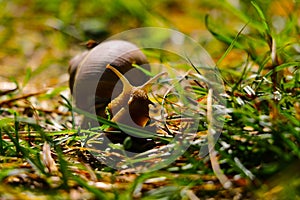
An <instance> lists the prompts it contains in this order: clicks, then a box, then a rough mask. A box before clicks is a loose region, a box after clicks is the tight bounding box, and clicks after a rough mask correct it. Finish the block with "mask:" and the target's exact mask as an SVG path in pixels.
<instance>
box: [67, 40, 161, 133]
mask: <svg viewBox="0 0 300 200" xmlns="http://www.w3.org/2000/svg"><path fill="white" fill-rule="evenodd" d="M133 64H137V65H139V66H141V67H143V68H144V69H146V70H150V66H149V63H148V61H147V58H146V56H145V55H144V54H143V53H142V51H141V50H139V49H138V47H137V46H136V45H134V44H132V43H130V42H127V41H123V40H111V41H107V42H103V43H100V44H98V45H97V46H95V47H93V48H92V49H90V50H88V51H85V52H83V53H82V54H80V55H78V56H75V57H74V58H73V59H71V61H70V64H69V74H70V79H69V87H70V90H71V93H72V95H73V98H74V100H75V105H76V107H78V108H79V109H82V110H84V111H87V112H91V113H93V110H94V111H95V113H96V114H97V116H100V117H104V118H107V112H106V111H107V110H108V111H109V113H110V114H111V115H112V118H111V121H113V122H116V123H124V124H127V125H132V122H134V124H135V125H138V126H140V127H145V126H146V125H147V123H148V122H149V119H150V117H149V105H150V104H153V103H152V102H151V101H150V100H149V98H148V91H149V89H150V86H151V85H152V84H154V83H155V82H156V81H157V80H158V78H159V77H161V76H162V75H163V74H165V73H160V74H158V75H156V76H155V77H153V78H151V79H150V77H148V76H147V75H145V73H143V72H142V71H141V70H139V69H137V68H135V67H133V66H132V65H133ZM119 80H120V82H118V81H119ZM84 121H85V122H84V123H83V124H82V126H87V124H88V123H90V125H92V126H97V125H99V124H98V122H95V121H91V120H90V119H85V120H84ZM107 130H113V128H109V129H107Z"/></svg>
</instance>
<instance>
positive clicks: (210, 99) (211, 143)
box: [207, 88, 232, 189]
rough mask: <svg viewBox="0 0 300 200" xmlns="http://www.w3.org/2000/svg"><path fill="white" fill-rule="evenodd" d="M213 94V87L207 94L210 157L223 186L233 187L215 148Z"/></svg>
mask: <svg viewBox="0 0 300 200" xmlns="http://www.w3.org/2000/svg"><path fill="white" fill-rule="evenodd" d="M212 95H213V89H212V88H210V89H209V90H208V96H207V121H208V123H209V125H208V135H207V138H208V149H209V158H210V162H211V165H212V168H213V171H214V173H215V175H216V176H217V178H218V179H219V181H220V183H221V184H222V186H223V187H224V188H226V189H227V188H230V187H231V185H232V183H231V181H230V180H229V179H228V178H227V177H226V176H225V175H224V173H223V172H222V170H221V168H220V165H219V163H218V159H217V156H216V155H217V152H216V150H215V149H214V145H215V141H214V136H213V134H214V133H215V130H214V119H213V108H212V103H213V97H212Z"/></svg>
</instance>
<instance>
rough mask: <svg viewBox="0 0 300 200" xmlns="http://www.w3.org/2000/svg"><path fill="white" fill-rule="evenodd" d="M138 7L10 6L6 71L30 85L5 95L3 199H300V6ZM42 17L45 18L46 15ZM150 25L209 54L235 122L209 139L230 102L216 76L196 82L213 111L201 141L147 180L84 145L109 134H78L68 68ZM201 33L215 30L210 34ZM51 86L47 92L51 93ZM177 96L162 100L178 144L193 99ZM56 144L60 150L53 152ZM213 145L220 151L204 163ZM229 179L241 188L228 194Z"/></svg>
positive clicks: (5, 18) (8, 77)
mask: <svg viewBox="0 0 300 200" xmlns="http://www.w3.org/2000/svg"><path fill="white" fill-rule="evenodd" d="M134 2H135V1H134ZM135 3H136V4H134V3H132V5H131V4H130V5H129V4H128V3H127V1H122V0H119V1H115V2H113V3H107V2H106V3H104V2H102V4H103V7H101V8H100V7H99V6H97V4H96V3H95V2H90V3H76V2H73V1H72V2H71V1H65V2H64V3H63V4H59V3H57V2H56V3H55V2H52V1H51V2H43V1H34V2H31V3H29V4H26V5H25V4H24V3H22V2H21V1H17V0H15V1H10V2H0V7H1V10H3V12H1V14H0V22H1V23H0V24H2V26H1V27H4V28H2V29H3V30H4V31H2V32H1V33H0V44H1V46H4V47H6V48H4V49H3V50H1V51H0V64H1V65H3V67H4V68H3V67H2V68H3V69H6V70H3V69H1V70H0V71H1V73H2V72H3V74H4V76H3V77H1V78H3V81H2V79H1V82H2V83H4V82H5V83H7V82H10V83H15V84H16V85H17V86H18V89H14V88H9V89H5V90H6V92H5V93H2V91H1V96H0V106H1V107H0V113H1V117H0V136H1V137H0V169H1V170H0V197H1V198H4V199H19V198H22V199H39V198H41V199H53V198H55V199H196V196H197V197H198V198H200V199H206V198H212V197H213V198H215V199H221V198H224V199H232V198H238V197H240V198H242V199H270V198H275V199H297V198H299V196H300V194H299V187H300V183H299V172H298V171H299V170H298V168H297V167H298V166H299V159H300V148H299V142H300V104H299V99H300V98H299V97H300V90H299V88H300V87H299V86H300V72H299V65H300V59H299V58H300V57H299V42H298V41H299V30H300V29H299V22H298V21H299V14H298V13H299V3H298V2H292V1H284V2H281V1H252V2H239V3H240V4H239V6H235V5H233V4H230V3H229V2H227V1H213V2H212V1H201V2H199V3H190V2H185V1H183V2H182V1H168V0H165V1H162V3H161V4H158V3H157V2H153V3H146V2H145V1H136V2H135ZM16 10H19V11H20V12H19V13H18V15H14V13H15V11H16ZM66 10H67V11H68V12H66ZM149 10H152V11H151V12H149ZM166 10H168V11H169V12H167V11H166ZM37 11H38V12H39V14H40V16H39V17H37V16H36V15H34V13H36V12H37ZM94 13H103V15H101V16H98V15H96V14H94ZM120 16H122V18H121V19H120V20H119V17H120ZM170 16H179V17H177V18H175V19H174V18H171V17H170ZM28 19H32V20H30V21H31V23H32V26H30V27H33V28H28V27H29V26H28V25H27V23H29V22H28ZM75 19H76V20H75ZM186 19H191V20H192V22H194V23H193V26H191V25H190V24H189V23H187V22H186V23H183V22H185V21H184V20H186ZM180 20H183V21H180ZM183 24H184V25H185V26H184V25H183ZM142 26H162V27H172V28H178V29H179V31H182V32H184V33H187V34H188V35H193V36H194V37H195V39H196V40H197V41H198V42H199V43H200V44H202V46H204V47H205V48H206V49H207V50H208V52H209V53H210V55H211V56H212V57H213V58H214V60H215V63H217V64H216V67H217V68H218V70H219V72H220V77H219V78H221V80H222V81H223V82H224V89H225V93H226V94H223V96H222V97H223V98H224V100H225V101H226V110H225V111H226V115H225V116H224V115H222V118H220V119H219V120H221V122H222V123H224V124H223V128H222V131H221V135H220V137H219V138H218V140H217V141H212V140H213V139H214V138H209V137H208V136H211V132H213V131H214V130H213V128H212V127H211V126H212V123H213V122H214V121H213V120H211V118H210V117H213V116H211V114H212V113H211V112H212V111H217V110H213V109H217V108H218V107H217V106H216V107H213V106H210V105H211V104H212V105H218V103H220V102H218V101H216V99H213V98H210V95H211V94H212V93H211V92H212V91H211V90H209V88H208V87H207V85H206V84H205V83H204V81H203V80H204V79H201V81H200V82H196V83H195V84H194V85H193V87H192V89H191V90H192V91H194V93H195V96H194V97H195V98H194V99H193V100H194V101H198V104H197V105H200V106H201V108H200V109H198V110H196V111H197V112H199V113H200V115H199V119H200V122H199V124H198V126H197V134H196V138H194V140H193V142H192V143H191V145H190V146H189V148H188V149H186V151H185V152H184V153H183V154H182V155H181V156H180V157H178V158H177V157H176V154H174V155H173V156H175V157H176V159H175V161H174V162H172V163H168V165H166V166H165V167H164V168H162V169H160V170H158V171H152V172H145V173H139V174H135V173H133V172H134V171H133V169H132V168H130V167H128V168H127V169H126V170H116V169H113V168H111V167H109V166H106V165H103V164H102V163H101V162H100V161H99V160H98V159H95V157H94V156H93V155H92V154H90V151H89V150H90V149H88V148H87V147H86V146H84V145H83V143H82V141H85V142H88V141H89V137H91V136H99V135H100V136H101V134H99V129H97V128H91V129H88V130H84V129H81V128H78V127H77V126H76V124H78V121H77V117H78V114H77V113H75V112H73V111H74V110H75V109H74V108H73V107H72V103H71V101H70V96H69V91H68V87H67V84H66V82H65V81H66V80H67V78H66V71H67V69H66V65H67V62H68V60H69V58H70V57H71V56H72V55H75V54H76V53H77V52H79V51H80V50H81V49H80V48H79V47H78V46H79V45H78V44H79V43H80V42H83V41H86V40H88V39H98V40H102V39H105V37H107V36H109V35H113V34H114V33H118V32H120V31H123V30H126V29H130V28H134V27H142ZM93 27H94V28H93ZM195 30H198V31H199V30H200V31H199V32H201V31H203V30H206V33H205V34H203V35H201V34H199V32H197V31H195ZM193 31H194V32H193ZM20 35H22V37H21V36H20ZM16 44H17V45H16ZM71 46H74V48H72V49H70V47H71ZM146 53H147V56H149V57H150V59H152V60H156V61H157V62H158V63H159V62H163V63H164V64H166V65H171V64H170V61H169V60H168V58H166V57H168V55H163V54H161V52H157V51H153V52H151V51H147V52H146ZM172 58H173V57H171V56H170V57H169V59H172ZM186 67H187V66H186V65H185V66H183V69H186ZM189 67H190V69H191V70H193V68H192V66H189ZM196 67H197V66H196ZM195 73H196V74H197V72H195ZM62 74H63V75H62ZM195 77H196V76H194V77H193V76H191V77H190V78H191V80H193V79H195ZM198 77H201V76H200V75H199V74H198ZM41 80H43V82H42V84H44V85H46V86H47V88H46V89H45V88H41ZM164 84H166V83H164ZM174 88H175V92H174V93H171V94H170V95H167V96H165V97H164V98H163V97H160V99H159V96H158V97H155V96H154V97H153V98H157V100H158V101H159V102H163V101H164V102H165V103H164V104H163V105H164V106H165V108H167V110H168V118H167V119H168V120H167V129H163V128H162V129H161V130H160V131H162V130H164V131H165V132H163V133H166V134H167V135H169V136H170V137H171V138H172V137H176V136H178V135H180V134H181V133H180V132H176V129H177V128H178V127H180V124H178V121H177V118H176V117H177V116H176V114H178V113H176V111H178V110H180V109H179V108H180V107H176V104H174V102H176V101H177V100H178V99H177V98H176V89H177V90H179V91H181V92H184V91H183V90H182V88H180V87H179V86H178V85H176V86H174ZM196 111H195V112H196ZM215 117H216V116H215ZM219 117H220V116H219ZM133 131H134V130H133ZM139 133H140V134H143V133H142V132H139ZM159 133H161V132H158V133H157V134H156V135H155V138H156V141H157V142H159V147H161V148H162V150H163V148H164V147H166V145H165V144H166V143H168V142H169V141H170V138H166V137H164V136H163V135H162V134H159ZM207 137H208V138H207ZM187 138H188V137H187ZM127 142H129V143H130V141H127ZM211 142H216V144H215V145H214V146H213V145H210V143H211ZM129 143H126V144H125V146H126V145H130V144H129ZM47 144H49V145H50V149H47V148H45V147H46V146H47ZM207 144H208V146H209V148H210V150H211V151H210V154H209V156H205V157H201V155H202V154H201V153H203V152H205V150H206V149H205V148H207ZM109 147H110V148H111V149H114V148H115V149H116V150H118V152H119V155H116V154H112V153H111V152H110V151H108V152H100V155H102V156H103V157H104V158H106V159H109V158H113V159H123V157H122V156H123V152H124V146H122V145H111V146H109ZM156 153H157V152H156ZM146 155H151V152H150V153H149V154H146ZM171 156H172V155H171ZM151 159H152V160H151ZM151 159H149V158H148V159H147V158H146V159H145V157H142V155H139V154H138V155H136V156H134V157H133V158H132V159H131V160H130V162H129V164H130V165H132V166H134V165H135V164H136V163H138V162H141V161H142V162H144V163H147V164H149V166H151V163H152V162H153V160H155V159H156V158H155V157H154V158H151ZM226 181H230V182H231V184H232V187H230V188H227V187H226V184H225V183H226Z"/></svg>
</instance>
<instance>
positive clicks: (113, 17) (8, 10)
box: [0, 0, 300, 87]
mask: <svg viewBox="0 0 300 200" xmlns="http://www.w3.org/2000/svg"><path fill="white" fill-rule="evenodd" d="M258 3H259V5H260V6H261V9H262V10H263V11H264V12H265V15H266V16H267V17H268V19H271V20H272V26H273V27H274V28H275V30H276V31H277V32H278V33H280V32H281V31H282V30H284V29H285V27H286V26H288V23H286V22H287V21H288V20H290V19H291V18H294V17H293V16H292V15H291V14H292V13H294V14H295V15H296V13H299V8H298V7H297V6H296V4H295V2H294V1H292V0H285V1H279V0H275V1H270V0H269V1H268V0H267V1H266V0H264V1H258ZM0 10H1V12H0V46H1V49H0V76H1V77H2V78H3V77H4V78H11V77H13V78H14V79H16V80H17V81H20V82H21V83H22V82H23V83H24V84H25V82H26V81H24V77H26V74H27V75H28V74H29V73H30V76H31V78H30V80H27V81H29V83H28V84H29V85H36V84H37V85H39V86H43V87H45V86H51V85H55V84H57V83H61V82H64V81H66V80H67V74H66V72H67V67H68V61H69V59H70V58H71V57H72V56H74V55H76V53H78V52H80V51H81V50H82V49H84V46H83V45H82V43H83V42H85V41H87V40H89V39H94V40H96V41H100V42H101V41H102V40H104V39H106V38H107V37H109V36H111V35H113V34H115V33H119V32H122V31H125V30H128V29H133V28H138V27H145V26H156V27H166V28H172V29H176V30H178V31H181V32H183V33H185V34H187V35H189V36H191V37H192V38H194V39H195V40H196V41H198V42H199V43H200V44H201V45H202V46H203V47H204V48H205V49H206V50H207V51H208V52H209V53H210V54H211V56H212V58H213V59H214V60H218V59H219V58H220V57H221V55H222V54H223V53H224V52H225V50H226V48H227V47H228V46H227V45H226V44H224V43H222V42H219V41H218V40H217V39H216V38H215V37H213V35H212V34H211V33H210V32H209V31H208V29H207V27H206V25H205V16H208V17H209V26H210V27H213V28H212V29H213V30H215V31H216V32H218V33H222V34H224V35H228V36H232V37H234V36H235V35H236V34H237V33H238V32H239V31H240V30H241V28H242V27H243V26H244V25H245V24H247V23H249V22H250V21H249V20H251V23H250V24H249V26H247V27H246V30H244V33H245V34H254V35H252V36H255V34H257V33H256V32H255V31H256V30H255V29H251V27H253V26H255V22H256V21H260V18H259V16H258V15H257V12H256V10H255V9H254V7H253V6H251V2H250V1H247V0H228V1H223V0H217V1H210V0H201V1H196V0H161V1H146V0H132V1H126V0H115V1H107V0H91V1H82V0H72V1H60V0H51V1H44V0H28V1H22V0H10V1H5V0H0ZM297 23H298V24H299V23H300V22H299V19H298V22H297ZM296 37H298V38H295V39H299V35H298V36H296ZM260 45H261V46H260V47H259V48H267V45H266V44H260ZM255 48H256V47H255ZM244 59H246V55H245V53H244V52H242V51H240V50H238V49H236V50H233V51H232V52H231V53H230V54H229V55H228V56H227V57H226V60H224V61H223V62H222V63H221V64H220V67H232V66H234V65H238V64H240V63H241V62H243V61H244Z"/></svg>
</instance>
